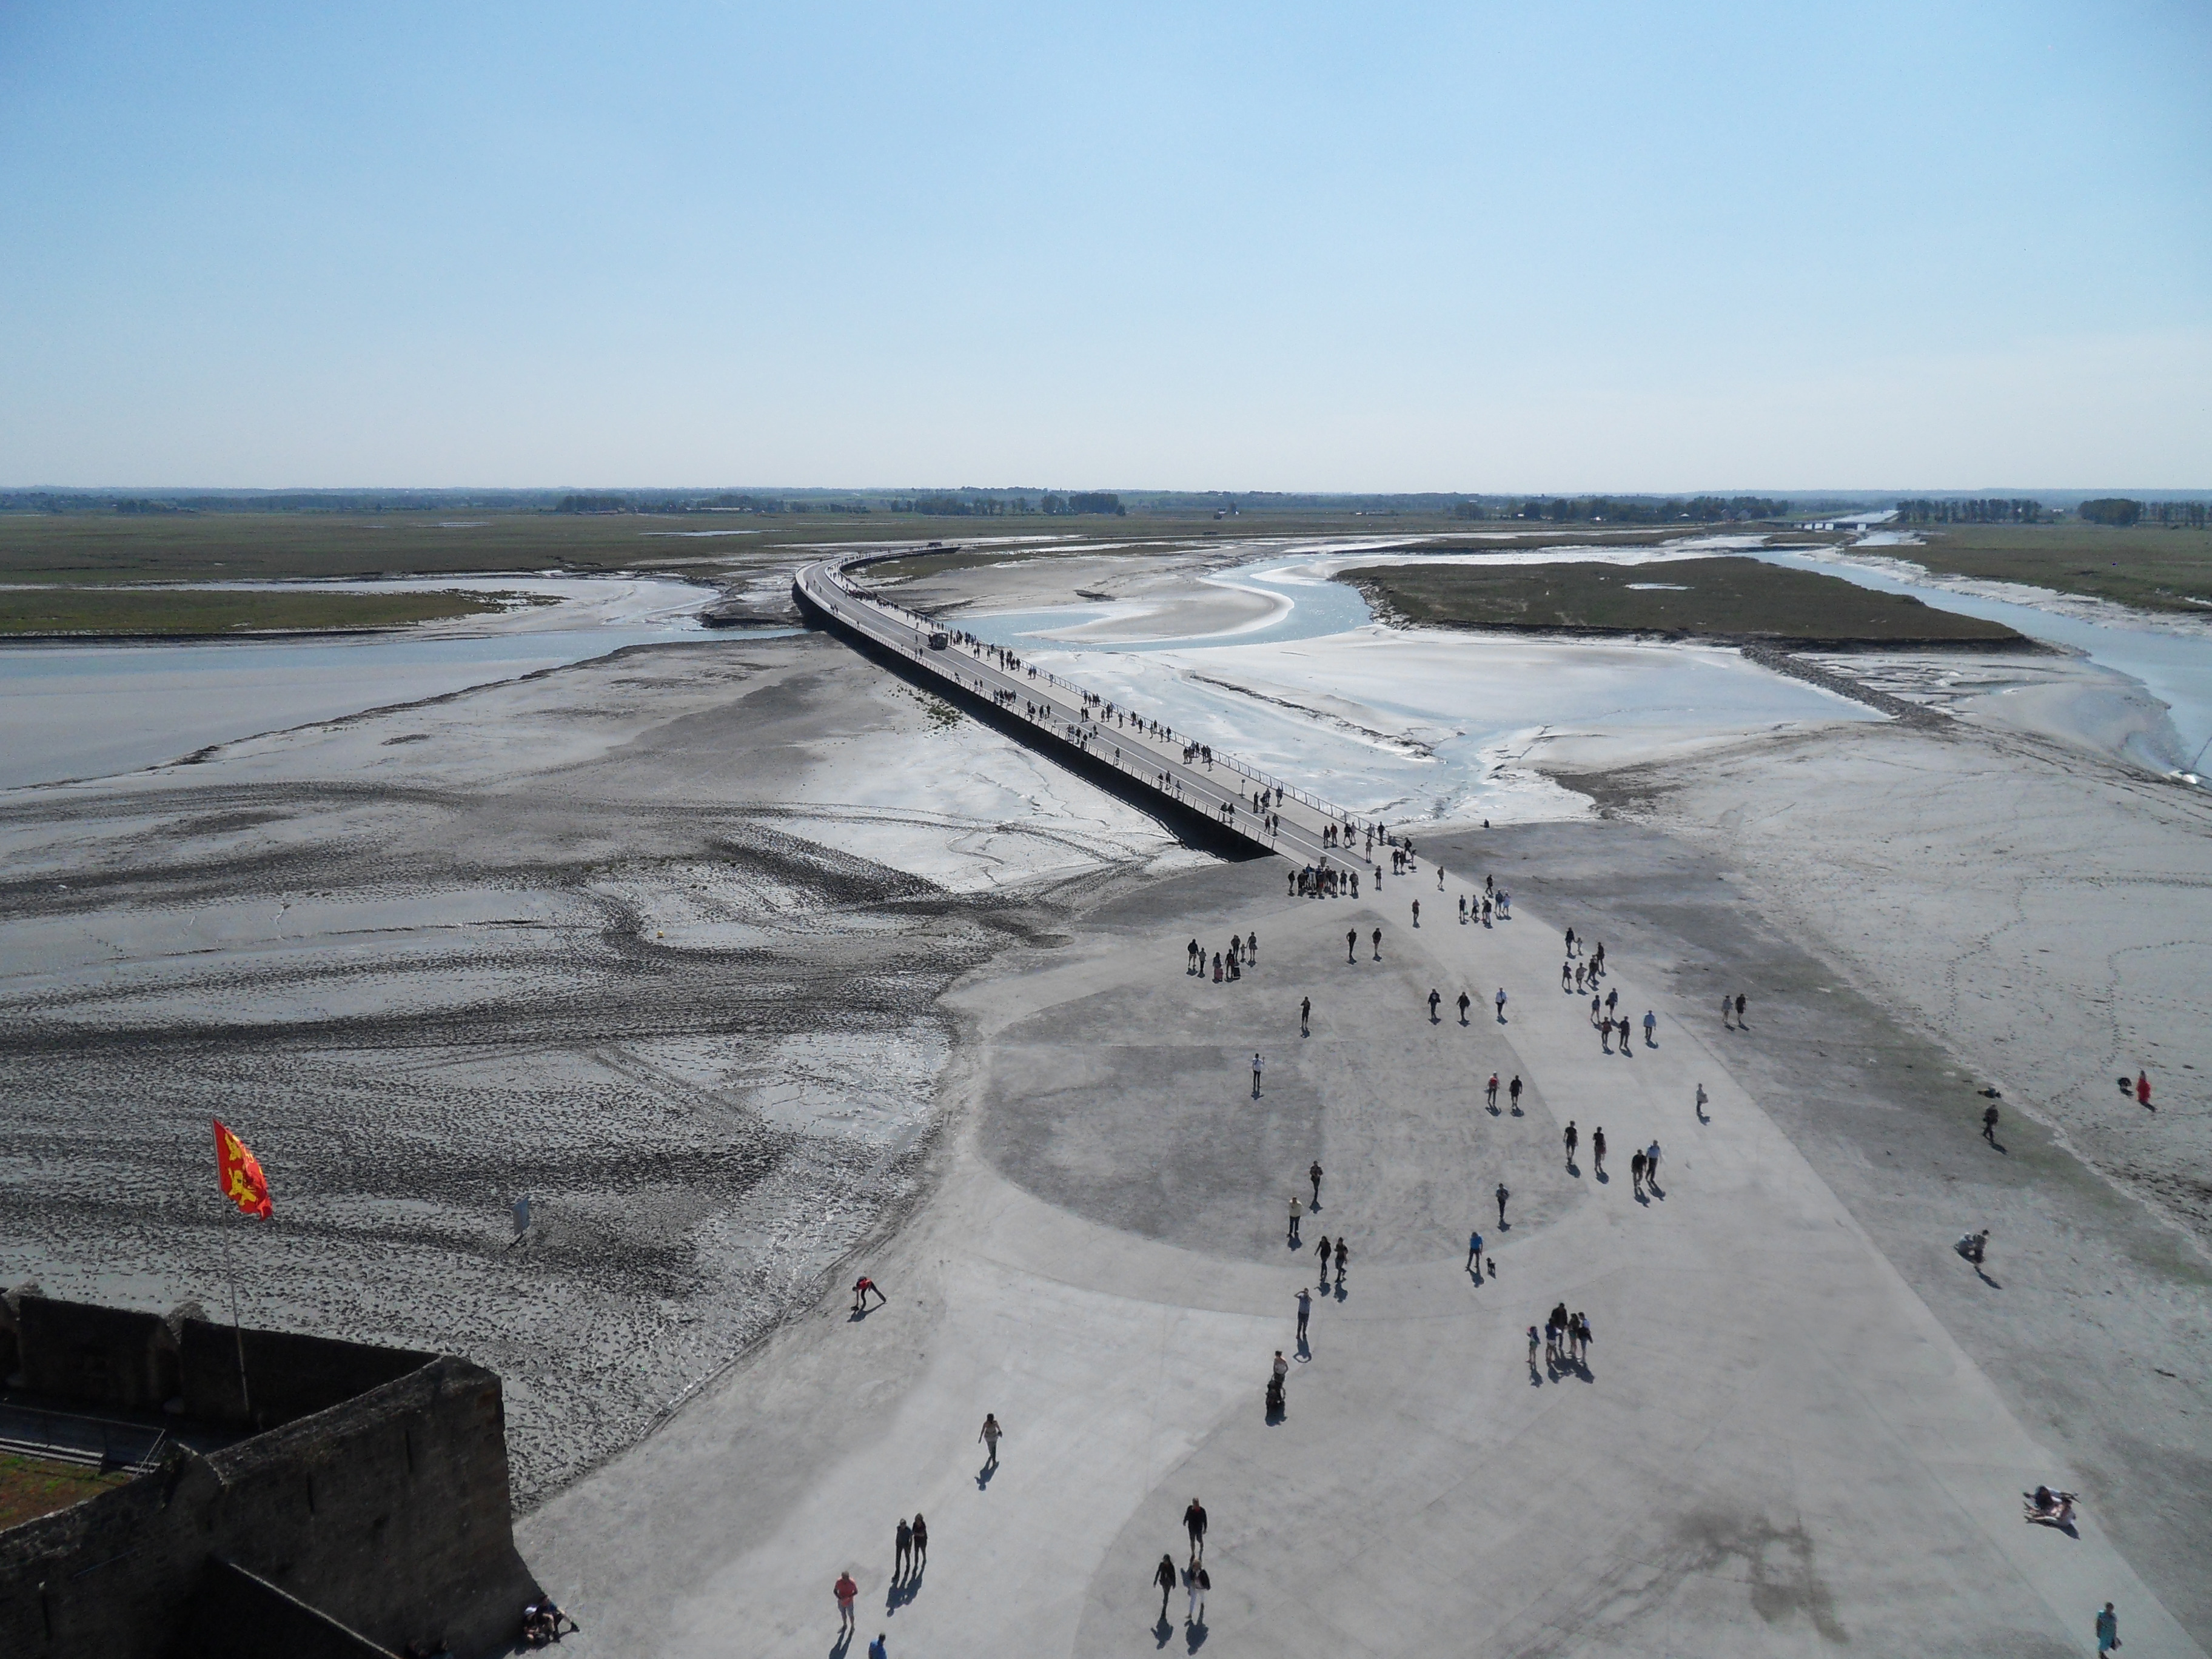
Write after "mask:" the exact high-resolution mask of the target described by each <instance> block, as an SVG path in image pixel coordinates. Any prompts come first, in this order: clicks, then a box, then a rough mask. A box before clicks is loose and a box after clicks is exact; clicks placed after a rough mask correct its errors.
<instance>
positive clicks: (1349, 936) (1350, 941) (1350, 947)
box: [1344, 927, 1359, 962]
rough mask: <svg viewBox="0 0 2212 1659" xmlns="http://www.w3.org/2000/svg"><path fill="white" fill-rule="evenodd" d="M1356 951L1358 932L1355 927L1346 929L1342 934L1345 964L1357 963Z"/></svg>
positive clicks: (1357, 947)
mask: <svg viewBox="0 0 2212 1659" xmlns="http://www.w3.org/2000/svg"><path fill="white" fill-rule="evenodd" d="M1358 950H1359V930H1358V928H1357V927H1350V928H1346V930H1345V934H1344V959H1345V960H1346V962H1357V961H1358V960H1359V957H1358Z"/></svg>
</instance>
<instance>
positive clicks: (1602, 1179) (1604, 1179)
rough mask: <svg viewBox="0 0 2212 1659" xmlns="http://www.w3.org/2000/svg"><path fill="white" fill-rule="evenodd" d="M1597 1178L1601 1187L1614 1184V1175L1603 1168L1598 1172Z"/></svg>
mask: <svg viewBox="0 0 2212 1659" xmlns="http://www.w3.org/2000/svg"><path fill="white" fill-rule="evenodd" d="M1597 1179H1598V1184H1599V1185H1600V1186H1601V1187H1610V1186H1612V1185H1613V1177H1612V1176H1609V1175H1607V1173H1606V1172H1605V1171H1604V1170H1599V1171H1598V1172H1597Z"/></svg>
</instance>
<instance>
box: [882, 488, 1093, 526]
mask: <svg viewBox="0 0 2212 1659" xmlns="http://www.w3.org/2000/svg"><path fill="white" fill-rule="evenodd" d="M890 510H891V511H892V512H894V513H921V515H923V516H924V517H926V518H939V519H987V518H997V517H999V516H1000V515H1001V514H1004V513H1048V514H1050V515H1051V516H1052V517H1054V518H1062V517H1066V516H1067V515H1069V514H1073V513H1104V514H1106V515H1108V516H1109V517H1112V518H1117V519H1118V518H1121V517H1124V516H1125V515H1126V514H1127V508H1126V507H1123V506H1122V505H1121V497H1120V496H1119V495H1109V494H1108V493H1107V492H1106V491H1104V490H1096V489H1094V490H1081V489H1079V490H1073V491H1071V492H1070V493H1069V494H1067V495H1053V494H1051V493H1049V492H1048V493H1046V494H1045V495H1040V496H1039V497H1038V498H1037V499H1036V501H1030V498H1029V497H1028V496H1026V495H985V494H982V493H981V492H976V493H973V494H962V495H914V496H907V497H898V498H894V499H893V501H891V504H890Z"/></svg>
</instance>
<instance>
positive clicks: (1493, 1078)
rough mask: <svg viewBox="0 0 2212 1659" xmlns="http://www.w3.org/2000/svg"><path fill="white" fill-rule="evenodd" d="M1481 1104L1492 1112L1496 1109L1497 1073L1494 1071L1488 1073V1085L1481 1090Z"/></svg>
mask: <svg viewBox="0 0 2212 1659" xmlns="http://www.w3.org/2000/svg"><path fill="white" fill-rule="evenodd" d="M1483 1104H1484V1105H1486V1106H1487V1107H1489V1108H1490V1109H1491V1110H1492V1111H1493V1112H1494V1111H1496V1110H1497V1109H1498V1073H1495V1072H1492V1073H1491V1074H1490V1085H1489V1086H1488V1087H1487V1088H1486V1089H1485V1090H1484V1091H1483Z"/></svg>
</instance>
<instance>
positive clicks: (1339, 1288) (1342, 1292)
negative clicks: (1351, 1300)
mask: <svg viewBox="0 0 2212 1659" xmlns="http://www.w3.org/2000/svg"><path fill="white" fill-rule="evenodd" d="M1351 1294H1352V1292H1351V1291H1347V1290H1346V1289H1345V1288H1344V1281H1343V1280H1342V1279H1338V1280H1337V1281H1336V1299H1337V1300H1338V1301H1339V1302H1341V1301H1343V1300H1344V1298H1345V1297H1347V1296H1349V1295H1351Z"/></svg>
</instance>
